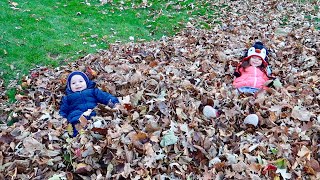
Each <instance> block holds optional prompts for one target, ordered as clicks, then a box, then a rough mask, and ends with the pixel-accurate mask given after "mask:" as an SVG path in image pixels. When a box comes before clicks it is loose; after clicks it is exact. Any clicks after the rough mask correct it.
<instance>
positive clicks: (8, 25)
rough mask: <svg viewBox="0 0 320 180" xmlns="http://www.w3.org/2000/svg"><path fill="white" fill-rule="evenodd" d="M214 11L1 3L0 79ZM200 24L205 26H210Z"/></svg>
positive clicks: (94, 0) (150, 36) (155, 2)
mask: <svg viewBox="0 0 320 180" xmlns="http://www.w3.org/2000/svg"><path fill="white" fill-rule="evenodd" d="M215 9H217V7H214V6H212V5H211V4H209V3H207V2H206V1H201V0H200V1H196V0H185V1H175V2H172V1H163V0H149V1H147V4H143V1H142V0H140V1H139V0H138V1H127V0H122V1H119V0H113V1H112V3H110V2H108V3H105V4H101V3H100V1H98V0H91V1H90V0H86V1H83V2H82V1H81V0H80V1H79V0H55V1H52V0H41V1H37V0H14V1H1V2H0V61H1V64H0V78H2V79H4V80H5V84H6V86H7V85H8V84H9V81H10V80H18V79H19V78H20V77H21V75H22V74H28V72H29V70H30V69H32V68H34V67H35V66H51V67H57V66H59V65H62V64H65V63H67V62H70V61H72V60H75V59H78V58H79V57H81V56H84V55H86V54H88V53H94V52H96V51H98V50H99V49H107V48H108V45H109V44H110V43H113V42H115V41H121V42H127V41H129V37H130V36H132V37H134V39H135V41H139V40H146V41H149V40H156V39H160V38H161V37H162V36H172V35H174V34H175V33H176V32H178V31H179V30H180V29H181V28H183V27H184V26H185V24H186V23H187V22H188V21H189V20H190V18H192V17H195V16H205V17H208V18H212V17H214V16H216V14H215V13H216V11H215ZM208 21H209V20H208ZM199 25H200V26H201V27H204V28H209V27H210V22H201V23H200V22H199ZM11 94H14V93H12V92H11Z"/></svg>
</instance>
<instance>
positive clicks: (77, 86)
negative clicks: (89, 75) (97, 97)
mask: <svg viewBox="0 0 320 180" xmlns="http://www.w3.org/2000/svg"><path fill="white" fill-rule="evenodd" d="M70 87H71V90H72V91H73V92H78V91H83V90H85V89H87V83H86V81H85V80H84V79H83V77H82V76H81V75H74V76H72V78H71V82H70Z"/></svg>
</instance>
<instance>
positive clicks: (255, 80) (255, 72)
mask: <svg viewBox="0 0 320 180" xmlns="http://www.w3.org/2000/svg"><path fill="white" fill-rule="evenodd" d="M256 85H257V67H254V84H253V87H256Z"/></svg>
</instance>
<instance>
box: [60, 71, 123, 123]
mask: <svg viewBox="0 0 320 180" xmlns="http://www.w3.org/2000/svg"><path fill="white" fill-rule="evenodd" d="M74 75H81V76H82V77H83V78H84V80H85V81H86V83H87V89H85V90H83V91H79V92H73V91H72V90H71V86H70V81H71V78H72V76H74ZM95 85H96V84H95V82H93V81H91V80H90V79H89V78H88V76H87V75H86V74H85V73H83V72H80V71H74V72H72V73H71V74H70V75H69V76H68V79H67V88H66V96H64V97H63V98H62V101H61V104H60V112H59V113H60V115H61V116H62V117H64V118H67V120H68V122H69V123H71V124H72V125H75V124H76V123H79V118H80V116H81V115H82V114H83V113H84V112H86V111H87V110H88V109H93V108H95V107H96V106H97V105H98V103H101V104H105V105H109V106H111V107H113V106H114V105H115V104H117V103H119V100H118V98H116V97H115V96H113V95H111V94H109V93H107V92H104V91H102V90H100V89H98V88H95ZM95 115H96V112H94V111H92V113H91V114H90V116H89V117H87V119H90V118H91V117H92V116H95Z"/></svg>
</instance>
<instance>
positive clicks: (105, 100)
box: [94, 88, 119, 107]
mask: <svg viewBox="0 0 320 180" xmlns="http://www.w3.org/2000/svg"><path fill="white" fill-rule="evenodd" d="M94 96H95V97H96V98H97V100H98V102H99V103H101V104H105V105H108V106H110V107H114V105H115V104H117V103H119V100H118V98H117V97H115V96H113V95H111V94H110V93H107V92H104V91H101V90H100V89H98V88H95V89H94Z"/></svg>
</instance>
